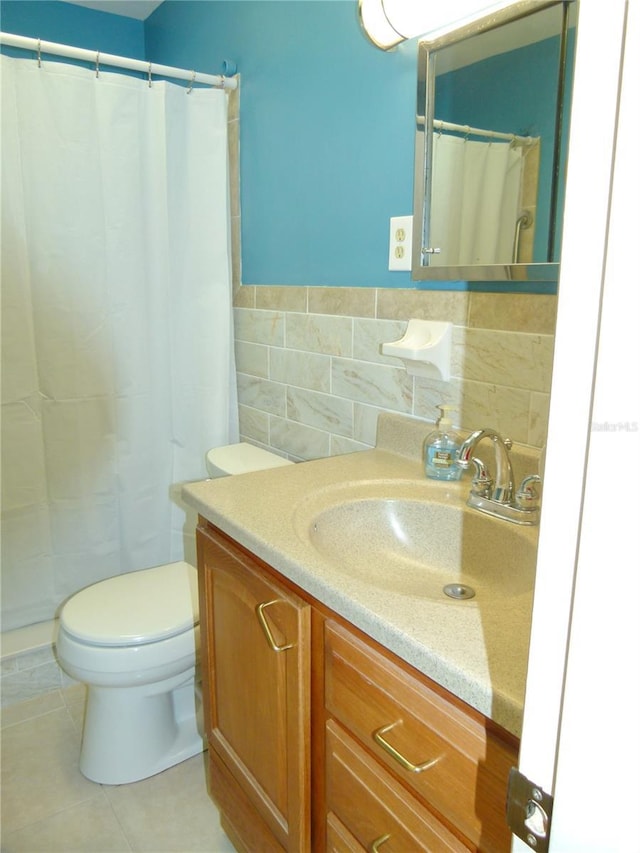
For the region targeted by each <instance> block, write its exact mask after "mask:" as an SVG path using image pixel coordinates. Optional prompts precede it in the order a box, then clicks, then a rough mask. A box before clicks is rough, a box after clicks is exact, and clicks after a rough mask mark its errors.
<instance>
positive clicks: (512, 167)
mask: <svg viewBox="0 0 640 853" xmlns="http://www.w3.org/2000/svg"><path fill="white" fill-rule="evenodd" d="M433 136H434V138H433V175H434V180H433V184H432V189H431V215H430V230H429V244H430V245H431V246H434V247H436V246H437V247H439V248H440V253H439V254H434V255H431V256H430V260H429V265H430V266H458V265H464V264H474V265H475V264H496V263H504V264H508V263H511V260H512V256H513V241H514V236H515V228H516V220H517V218H518V216H519V215H520V212H521V210H520V199H521V194H522V174H523V148H522V147H515V146H512V145H510V144H509V143H508V142H497V141H491V142H478V141H474V140H467V139H464V138H462V137H457V136H450V135H448V134H444V133H438V132H436V133H434V135H433Z"/></svg>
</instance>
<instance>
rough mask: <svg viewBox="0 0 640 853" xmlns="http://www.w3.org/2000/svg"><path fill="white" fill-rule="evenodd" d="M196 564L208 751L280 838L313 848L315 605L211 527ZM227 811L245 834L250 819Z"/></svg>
mask: <svg viewBox="0 0 640 853" xmlns="http://www.w3.org/2000/svg"><path fill="white" fill-rule="evenodd" d="M198 560H199V575H200V619H201V634H202V638H203V642H202V645H203V648H202V667H203V673H202V677H203V692H204V694H205V703H204V705H205V727H206V729H207V738H208V741H209V748H210V749H212V750H215V752H216V754H217V755H218V756H219V758H220V759H221V760H222V762H223V763H224V765H225V766H226V767H227V768H228V770H229V771H230V772H231V774H232V775H233V777H234V779H235V780H236V782H237V783H238V785H239V786H240V788H241V789H242V790H243V792H244V793H245V794H246V795H247V797H248V800H249V801H250V802H251V803H252V805H253V806H254V808H255V809H256V811H257V812H258V814H259V816H260V818H261V819H262V820H263V821H264V823H265V824H266V825H267V826H268V827H269V829H270V831H271V832H272V833H273V835H274V838H275V839H276V840H277V842H278V843H279V844H280V845H282V847H283V848H284V849H285V850H289V851H303V850H308V849H309V847H310V820H309V809H310V794H309V791H310V752H309V749H310V747H309V744H310V687H309V685H310V613H311V608H310V607H309V605H308V604H306V603H305V602H304V601H302V599H300V598H298V597H297V596H296V595H294V594H292V593H291V592H289V591H288V590H286V589H285V588H284V587H283V586H281V585H280V584H279V583H278V582H276V581H275V580H274V579H273V578H272V577H270V576H268V575H267V573H266V572H265V571H264V569H262V568H261V566H260V564H259V562H258V561H257V560H255V559H254V558H252V557H251V556H250V555H248V554H247V553H246V552H244V551H243V550H242V549H240V548H238V547H237V546H235V545H234V544H233V543H232V542H230V541H229V540H228V539H227V538H226V537H224V536H223V535H221V534H219V533H217V532H216V531H214V530H212V529H211V528H208V527H204V526H201V527H199V528H198ZM212 787H213V783H212ZM213 794H214V795H215V790H214V791H213ZM225 817H226V819H227V820H228V821H229V822H230V823H231V824H232V825H233V828H234V831H235V833H236V835H237V836H239V837H240V839H242V838H243V837H246V836H245V835H244V833H243V826H242V825H238V824H243V823H246V817H242V818H241V817H240V813H239V815H238V816H237V817H236V820H235V821H234V816H233V815H231V814H229V813H228V811H227V813H226V814H225Z"/></svg>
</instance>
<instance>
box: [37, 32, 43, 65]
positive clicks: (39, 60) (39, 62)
mask: <svg viewBox="0 0 640 853" xmlns="http://www.w3.org/2000/svg"><path fill="white" fill-rule="evenodd" d="M37 59H38V68H42V58H41V51H40V39H38V57H37Z"/></svg>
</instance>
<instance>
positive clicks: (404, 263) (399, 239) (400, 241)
mask: <svg viewBox="0 0 640 853" xmlns="http://www.w3.org/2000/svg"><path fill="white" fill-rule="evenodd" d="M412 230H413V216H392V217H391V219H390V220H389V269H390V270H410V269H411V234H412Z"/></svg>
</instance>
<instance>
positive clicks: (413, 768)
mask: <svg viewBox="0 0 640 853" xmlns="http://www.w3.org/2000/svg"><path fill="white" fill-rule="evenodd" d="M401 724H402V720H396V722H395V723H390V725H388V726H382V728H381V729H377V731H375V732H374V733H373V739H374V740H375V742H376V743H377V744H378V745H379V746H381V747H382V748H383V749H384V751H385V752H388V753H389V755H390V756H391V757H392V758H395V760H396V761H397V762H398V764H400V766H401V767H403V768H404V769H405V770H408V771H409V773H422V771H423V770H428V769H429V768H430V767H433V765H434V764H437V763H438V759H437V758H432V759H431V760H430V761H425V762H424V763H423V764H412V762H411V761H408V760H407V759H406V758H405V757H404V755H402V754H401V753H399V752H398V750H397V749H395V748H394V747H393V746H391V744H390V743H389V741H387V740H385V739H384V738H383V735H385V734H386V733H387V732H390V731H391V729H393V728H395V727H396V726H399V725H401Z"/></svg>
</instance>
